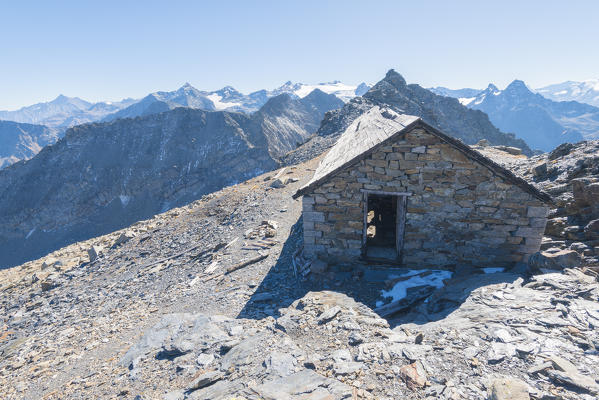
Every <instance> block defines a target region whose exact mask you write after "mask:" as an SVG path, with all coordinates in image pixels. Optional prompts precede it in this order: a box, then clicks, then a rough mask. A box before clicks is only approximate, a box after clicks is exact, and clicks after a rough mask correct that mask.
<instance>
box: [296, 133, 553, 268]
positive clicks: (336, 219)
mask: <svg viewBox="0 0 599 400" xmlns="http://www.w3.org/2000/svg"><path fill="white" fill-rule="evenodd" d="M361 189H365V190H376V191H384V192H409V193H411V196H409V197H408V202H407V204H408V205H407V214H406V230H405V237H404V245H403V251H402V262H403V263H404V264H406V265H410V266H412V265H413V266H443V265H450V264H468V265H473V266H489V265H500V266H509V265H513V264H514V263H516V262H521V261H522V262H526V261H527V259H528V257H529V255H531V254H533V253H535V252H537V251H538V250H539V247H540V245H541V239H542V236H543V232H544V230H545V224H546V217H547V212H548V208H547V206H546V205H545V204H543V202H542V201H540V200H539V199H537V198H536V197H535V196H533V195H532V194H529V193H528V192H526V191H524V190H523V189H521V188H520V187H518V186H516V185H514V184H513V183H511V182H509V181H506V180H505V179H503V178H502V177H500V176H497V175H495V174H494V173H493V172H492V171H491V170H489V169H488V168H487V167H485V166H483V165H482V164H479V163H478V162H477V161H475V160H473V159H471V158H469V157H467V156H466V155H465V154H464V153H462V152H461V151H459V150H457V149H456V148H455V147H453V146H452V145H450V144H447V143H445V142H443V141H441V140H440V139H439V138H438V137H436V136H434V135H432V134H430V133H428V132H426V131H425V130H424V129H415V130H413V131H410V132H408V133H406V134H405V135H404V136H403V137H402V138H401V139H400V140H397V141H396V142H394V143H392V144H387V145H385V146H382V147H379V148H378V149H377V150H376V151H375V152H373V153H371V154H369V155H368V156H367V157H365V158H364V159H362V160H360V161H359V162H357V163H356V164H354V165H352V166H350V167H348V168H346V169H345V170H343V171H340V172H338V173H336V174H334V176H333V177H331V178H330V179H329V180H328V181H326V182H325V183H323V184H322V185H320V186H318V187H316V188H315V189H314V190H313V191H312V193H308V194H305V195H304V197H303V221H304V249H305V251H306V253H307V254H308V255H313V256H318V257H321V258H324V259H328V260H330V261H333V260H340V259H342V260H350V259H353V258H356V257H359V256H360V255H361V252H362V232H363V212H364V195H363V193H362V191H361Z"/></svg>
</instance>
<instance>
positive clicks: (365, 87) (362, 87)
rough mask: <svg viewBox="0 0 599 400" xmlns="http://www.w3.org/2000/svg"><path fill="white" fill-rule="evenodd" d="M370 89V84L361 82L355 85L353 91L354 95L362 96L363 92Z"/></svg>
mask: <svg viewBox="0 0 599 400" xmlns="http://www.w3.org/2000/svg"><path fill="white" fill-rule="evenodd" d="M369 90H370V86H369V85H367V84H366V83H364V82H362V83H360V84H359V85H358V87H356V90H355V91H354V92H355V93H356V96H362V95H363V94H364V93H366V92H368V91H369Z"/></svg>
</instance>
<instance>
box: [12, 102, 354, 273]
mask: <svg viewBox="0 0 599 400" xmlns="http://www.w3.org/2000/svg"><path fill="white" fill-rule="evenodd" d="M342 104H343V103H342V102H341V100H339V99H337V98H336V97H335V96H334V95H328V94H325V93H323V92H320V91H318V90H316V91H314V92H313V93H311V94H310V95H308V96H306V97H304V98H302V99H294V98H291V97H290V96H289V95H288V94H282V95H280V96H277V97H274V98H272V99H270V100H269V101H268V102H267V103H266V104H265V105H264V106H263V107H262V109H261V110H259V111H258V112H256V113H254V114H251V115H247V114H242V113H230V112H206V111H202V110H193V109H186V108H177V109H175V110H173V111H169V112H165V113H160V114H154V115H149V116H146V117H139V118H135V119H121V120H116V121H114V122H110V123H96V124H87V125H81V126H77V127H75V128H71V129H70V130H69V131H67V133H66V135H65V137H64V138H63V139H61V140H60V141H59V142H58V143H56V144H55V145H53V146H48V147H46V148H44V149H43V150H42V151H41V152H40V153H39V154H38V155H37V156H36V157H34V158H33V159H31V160H30V161H29V162H27V163H25V164H19V165H14V166H12V167H9V168H6V169H4V170H2V171H0V214H1V215H2V216H3V218H2V220H0V267H8V266H12V265H16V264H19V263H22V262H24V261H27V260H30V259H34V258H36V257H40V256H42V255H44V254H47V253H48V252H49V251H52V250H55V249H57V248H59V247H62V246H64V245H66V244H68V243H72V242H75V241H78V240H84V239H87V238H90V237H93V236H97V235H99V234H104V233H107V232H111V231H114V230H116V229H119V228H122V227H124V226H127V225H129V224H131V223H133V222H135V221H138V220H140V219H144V218H148V217H150V216H152V215H154V214H156V213H159V212H162V211H165V210H168V209H170V208H172V207H175V206H181V205H184V204H186V203H189V202H191V201H193V200H195V199H197V198H199V197H201V196H202V195H203V194H206V193H210V192H213V191H215V190H219V189H221V188H222V187H224V186H228V185H231V184H235V183H238V182H241V181H244V180H246V179H248V178H250V177H253V176H256V175H258V174H261V173H263V172H265V171H269V170H272V169H274V168H276V167H277V165H278V158H279V157H280V156H282V155H283V154H285V153H286V152H288V151H289V150H291V149H293V148H295V147H296V146H297V145H298V144H299V143H302V142H303V141H304V140H306V139H307V138H308V137H309V136H310V135H311V134H313V133H314V131H315V130H316V129H317V127H318V125H319V122H320V120H321V119H322V117H323V115H324V113H325V112H326V111H328V110H330V109H332V108H336V107H340V106H341V105H342Z"/></svg>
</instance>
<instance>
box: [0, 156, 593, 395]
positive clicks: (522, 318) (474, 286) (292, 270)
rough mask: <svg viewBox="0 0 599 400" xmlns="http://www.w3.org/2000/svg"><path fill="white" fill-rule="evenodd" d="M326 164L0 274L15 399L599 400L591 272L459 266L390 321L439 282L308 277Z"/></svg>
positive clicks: (4, 386)
mask: <svg viewBox="0 0 599 400" xmlns="http://www.w3.org/2000/svg"><path fill="white" fill-rule="evenodd" d="M504 153H505V152H504ZM506 154H509V153H506ZM318 161H319V160H318V159H314V160H311V161H309V162H307V163H305V164H300V165H297V166H292V167H288V168H286V169H282V170H278V171H273V172H270V173H266V174H263V175H260V176H257V177H256V178H253V179H250V180H249V181H247V182H243V183H240V184H237V185H234V186H230V187H227V188H225V189H222V190H220V191H217V192H214V193H212V194H209V195H206V196H204V197H202V198H201V199H200V200H197V201H195V202H192V203H190V204H189V205H187V206H185V207H182V208H176V209H172V210H170V211H168V212H166V213H163V214H159V215H157V216H155V217H154V218H152V219H150V220H145V221H140V222H138V223H135V224H134V225H132V226H130V227H128V228H126V229H123V230H121V231H116V232H113V233H111V234H108V235H105V236H101V237H97V238H93V239H89V240H87V241H85V242H79V243H74V244H72V245H70V246H67V247H65V248H63V249H60V250H58V251H56V252H54V253H52V254H49V255H48V256H46V257H44V258H42V259H39V260H35V261H31V262H28V263H26V264H23V265H22V266H18V267H15V268H11V269H7V270H3V271H0V293H1V294H2V296H0V299H1V300H0V301H1V308H2V313H0V315H2V316H3V317H2V319H1V320H0V395H1V397H2V398H7V399H37V398H46V399H57V398H78V397H80V396H81V395H82V394H83V393H84V394H85V396H86V397H92V398H113V397H114V398H137V399H154V398H158V399H169V400H172V399H232V398H245V399H248V400H249V399H256V400H257V399H298V400H299V399H306V398H312V399H324V398H330V399H392V398H409V399H431V400H432V399H462V398H476V399H483V398H490V399H497V400H499V399H501V400H507V399H511V400H520V399H549V398H561V399H584V400H591V399H595V398H596V396H597V394H598V393H599V384H598V383H597V381H596V380H595V379H596V377H597V376H599V369H598V366H599V362H598V361H599V355H598V353H597V350H596V348H597V346H599V335H598V331H597V329H596V327H597V326H598V325H599V306H598V305H597V304H598V301H599V284H598V282H597V274H596V272H594V271H593V269H592V268H588V267H585V266H584V265H582V264H581V265H579V266H578V267H577V268H570V269H562V267H559V266H558V268H559V269H554V270H546V271H545V272H547V273H545V274H543V275H530V272H531V271H526V270H523V269H522V268H519V269H514V270H510V271H504V270H502V269H496V268H493V266H488V267H489V268H488V269H485V270H484V271H473V270H468V269H459V268H458V269H454V270H451V271H448V273H449V276H450V278H447V279H445V280H444V281H443V285H441V287H439V286H438V285H437V286H435V287H426V286H425V287H424V288H428V289H427V290H426V291H424V292H423V286H408V290H407V293H406V297H405V300H404V306H405V307H404V309H403V311H401V312H400V313H398V314H395V315H393V316H389V317H387V319H384V318H381V317H380V316H379V315H378V314H377V313H376V312H374V311H373V310H375V309H376V306H377V302H378V301H381V300H383V299H384V294H385V291H386V290H389V288H390V287H392V286H393V285H396V284H397V283H398V282H402V281H403V282H406V284H407V283H409V282H411V279H412V278H414V277H416V278H418V280H419V281H426V277H427V276H429V275H431V274H435V273H436V271H429V270H420V271H407V272H408V274H407V275H406V274H405V273H402V272H400V271H393V270H389V269H385V268H376V267H375V266H371V265H363V264H352V265H344V264H340V265H324V266H322V265H316V264H314V265H310V266H307V265H306V264H305V261H303V260H302V257H301V255H300V254H299V250H301V245H302V222H301V218H300V215H301V203H300V202H299V201H297V200H293V199H292V197H291V196H292V194H293V193H295V191H297V189H298V188H299V187H301V186H302V185H304V184H305V183H306V182H307V181H308V180H309V179H310V178H311V176H312V172H313V170H314V168H315V167H316V165H317V163H318ZM422 293H426V295H424V297H423V295H422Z"/></svg>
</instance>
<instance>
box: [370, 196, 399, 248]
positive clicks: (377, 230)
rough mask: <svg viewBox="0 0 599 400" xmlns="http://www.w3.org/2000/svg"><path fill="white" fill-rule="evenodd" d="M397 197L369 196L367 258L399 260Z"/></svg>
mask: <svg viewBox="0 0 599 400" xmlns="http://www.w3.org/2000/svg"><path fill="white" fill-rule="evenodd" d="M397 199H398V197H397V196H386V195H378V194H369V195H368V214H367V216H366V256H367V257H369V258H382V259H388V260H395V259H397V256H398V252H397V247H396V245H397Z"/></svg>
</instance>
